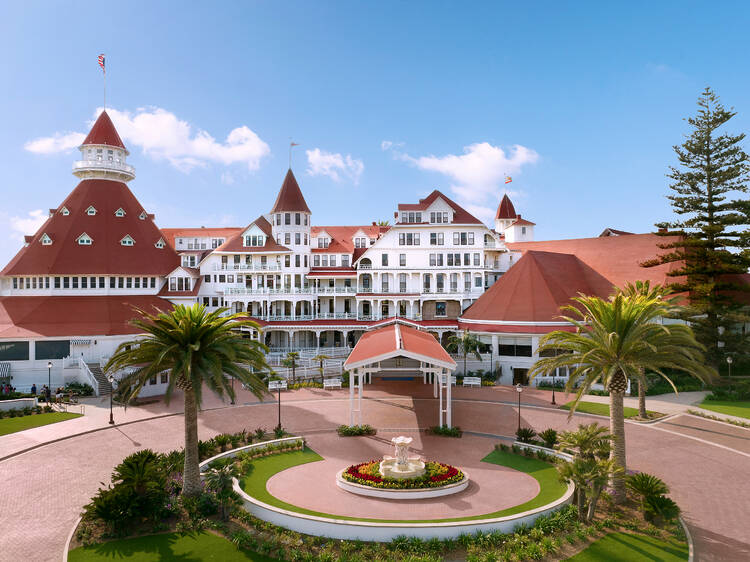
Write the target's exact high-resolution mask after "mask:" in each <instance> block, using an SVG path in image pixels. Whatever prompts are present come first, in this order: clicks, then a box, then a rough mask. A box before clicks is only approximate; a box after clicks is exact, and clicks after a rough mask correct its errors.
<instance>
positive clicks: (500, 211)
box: [495, 193, 516, 219]
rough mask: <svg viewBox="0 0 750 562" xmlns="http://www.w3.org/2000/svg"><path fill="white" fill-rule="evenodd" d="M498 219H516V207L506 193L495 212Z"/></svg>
mask: <svg viewBox="0 0 750 562" xmlns="http://www.w3.org/2000/svg"><path fill="white" fill-rule="evenodd" d="M495 218H496V219H514V218H516V209H515V207H513V203H512V202H511V200H510V197H508V194H507V193H506V194H505V195H503V198H502V200H501V201H500V204H499V205H498V206H497V213H495Z"/></svg>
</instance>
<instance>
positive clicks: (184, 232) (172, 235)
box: [161, 226, 242, 248]
mask: <svg viewBox="0 0 750 562" xmlns="http://www.w3.org/2000/svg"><path fill="white" fill-rule="evenodd" d="M241 230H242V229H241V228H240V227H239V226H227V227H222V228H206V227H205V226H201V227H200V228H197V227H196V228H162V229H161V233H162V234H163V235H164V241H165V242H166V243H167V244H169V245H170V246H172V247H173V248H174V247H175V239H177V238H224V239H225V241H226V239H228V238H230V237H231V236H234V235H235V234H237V233H238V232H240V231H241Z"/></svg>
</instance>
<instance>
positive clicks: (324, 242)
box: [318, 238, 331, 248]
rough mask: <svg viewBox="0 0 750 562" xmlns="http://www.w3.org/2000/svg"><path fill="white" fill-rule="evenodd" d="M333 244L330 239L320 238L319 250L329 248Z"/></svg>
mask: <svg viewBox="0 0 750 562" xmlns="http://www.w3.org/2000/svg"><path fill="white" fill-rule="evenodd" d="M330 243H331V239H330V238H318V248H327V247H328V246H329V245H330Z"/></svg>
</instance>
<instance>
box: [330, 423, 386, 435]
mask: <svg viewBox="0 0 750 562" xmlns="http://www.w3.org/2000/svg"><path fill="white" fill-rule="evenodd" d="M336 432H337V433H338V434H339V436H341V437H357V436H359V435H375V434H376V433H377V431H376V429H375V428H374V427H372V426H371V425H367V424H364V425H340V426H338V428H336Z"/></svg>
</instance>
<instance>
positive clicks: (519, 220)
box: [512, 215, 536, 226]
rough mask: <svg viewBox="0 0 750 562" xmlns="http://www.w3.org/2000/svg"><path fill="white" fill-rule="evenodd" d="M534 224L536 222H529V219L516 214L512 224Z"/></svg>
mask: <svg viewBox="0 0 750 562" xmlns="http://www.w3.org/2000/svg"><path fill="white" fill-rule="evenodd" d="M535 224H536V223H535V222H531V221H527V220H526V219H522V218H521V215H518V216H517V217H516V220H514V221H513V223H512V226H516V225H519V226H534V225H535Z"/></svg>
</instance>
